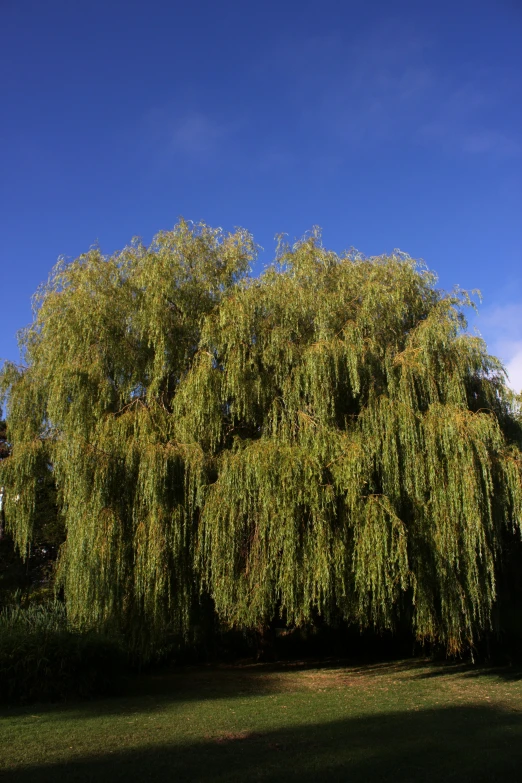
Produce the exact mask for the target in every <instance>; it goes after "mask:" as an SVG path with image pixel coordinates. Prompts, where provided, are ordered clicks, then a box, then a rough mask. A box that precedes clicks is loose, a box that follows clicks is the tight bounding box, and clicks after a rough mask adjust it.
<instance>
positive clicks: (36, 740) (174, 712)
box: [0, 660, 522, 783]
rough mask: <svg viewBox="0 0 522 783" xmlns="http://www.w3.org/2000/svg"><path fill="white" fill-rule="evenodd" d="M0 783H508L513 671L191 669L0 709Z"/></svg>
mask: <svg viewBox="0 0 522 783" xmlns="http://www.w3.org/2000/svg"><path fill="white" fill-rule="evenodd" d="M1 715H2V718H1V730H0V736H1V746H0V758H1V760H2V764H1V769H2V772H1V773H0V779H2V780H13V781H14V780H16V781H19V782H20V783H25V781H46V780H49V781H53V782H54V781H57V780H58V781H60V780H64V781H65V780H67V781H86V780H95V779H98V780H100V779H101V780H110V781H120V780H122V781H123V780H126V781H134V780H136V781H137V780H140V781H142V780H145V781H149V780H150V781H153V780H173V781H178V780H194V781H250V780H271V781H276V780H282V781H288V780H290V781H292V780H296V781H297V780H306V781H312V780H319V779H321V778H323V779H324V778H326V779H329V780H350V781H354V780H355V781H357V780H361V781H362V780H364V781H373V780H390V781H392V780H411V781H439V780H459V781H466V780H473V781H477V780H484V781H486V780H487V781H488V782H489V781H494V780H503V781H511V780H513V781H514V780H517V779H520V777H519V775H520V771H521V770H522V673H520V672H516V671H513V670H497V671H493V670H484V669H477V668H470V667H459V666H451V665H446V666H444V665H436V664H430V663H428V662H425V661H419V660H417V661H413V662H412V661H407V662H402V663H393V664H381V665H376V666H362V667H353V666H351V667H347V666H344V665H338V664H329V665H322V666H319V665H311V664H309V665H287V666H279V667H266V666H260V665H257V666H242V667H218V668H216V667H208V668H207V667H201V668H197V669H188V670H183V671H180V670H174V671H171V672H163V673H161V674H156V675H147V676H144V677H142V678H140V679H138V680H136V681H134V682H132V683H131V684H130V685H129V692H128V694H127V695H126V697H125V698H118V699H107V700H100V701H91V702H85V703H75V704H67V705H63V704H62V705H53V706H34V705H33V706H32V707H26V708H13V709H10V710H6V709H4V710H3V711H2V713H1Z"/></svg>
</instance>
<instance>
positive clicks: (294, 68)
mask: <svg viewBox="0 0 522 783" xmlns="http://www.w3.org/2000/svg"><path fill="white" fill-rule="evenodd" d="M0 24H1V26H2V46H1V49H0V64H1V74H2V77H1V87H0V96H1V102H0V110H1V113H2V117H1V121H0V188H1V190H0V201H1V204H0V206H1V213H0V214H1V216H2V227H3V230H2V242H1V247H0V307H1V312H2V319H1V329H0V357H4V358H5V357H7V358H11V359H16V358H17V356H18V353H17V349H16V342H15V337H14V335H15V332H16V330H17V329H18V328H20V327H21V326H23V325H24V324H26V323H27V322H28V321H29V320H30V317H31V312H30V297H31V295H32V293H33V292H34V290H35V289H36V287H37V286H38V284H39V283H40V282H41V281H42V280H43V279H45V278H46V277H47V274H48V271H49V270H50V268H51V267H52V265H53V264H54V263H55V261H56V259H57V257H58V256H59V255H61V254H64V255H67V256H72V257H74V256H76V255H78V254H79V253H81V252H83V251H84V250H86V249H87V248H88V247H89V246H90V245H91V244H93V243H94V242H96V241H98V242H99V243H100V245H101V247H102V249H103V251H104V252H107V253H110V252H112V251H114V250H116V249H118V248H120V247H122V246H124V245H125V244H126V243H127V242H128V241H129V240H130V239H131V237H132V236H134V235H140V236H142V237H143V238H144V240H145V241H149V240H150V239H151V238H152V236H153V234H154V233H155V232H156V231H158V230H159V229H166V228H170V227H172V226H173V225H174V223H175V222H176V219H177V217H178V216H179V215H183V216H185V217H186V218H189V219H192V220H205V221H206V222H207V223H210V224H211V225H220V226H223V227H224V228H226V229H232V228H233V227H234V226H236V225H241V226H244V227H245V228H248V229H249V230H251V231H252V232H253V234H254V236H255V238H256V240H257V241H258V242H259V243H260V244H261V245H262V246H263V247H264V248H265V252H264V253H263V254H262V258H261V261H262V262H268V261H270V260H271V257H272V253H273V248H274V242H273V237H274V235H275V234H276V233H278V232H282V231H284V232H288V234H289V235H290V238H293V237H296V236H300V235H302V234H303V233H304V232H305V231H306V230H307V229H309V228H310V227H311V226H312V225H314V224H319V225H320V226H322V227H323V237H324V243H325V244H326V245H328V246H330V247H332V248H333V249H335V250H338V251H340V250H342V249H344V248H346V247H349V246H351V245H354V246H356V247H357V248H358V249H359V250H361V251H363V252H365V253H367V254H377V253H382V252H387V251H391V250H393V248H395V247H399V248H401V249H402V250H405V251H407V252H408V253H410V255H412V256H415V257H423V258H424V259H425V261H426V263H427V264H428V265H429V266H430V267H431V268H432V269H434V270H435V271H436V272H438V274H439V278H440V284H441V286H443V287H445V288H449V287H452V286H453V285H454V284H460V285H461V286H463V287H468V288H474V287H477V288H480V289H481V290H482V293H483V296H484V306H483V312H482V315H481V317H480V318H479V319H478V321H477V326H478V328H479V329H480V330H481V332H482V334H483V335H484V337H485V338H486V339H487V341H488V345H489V346H490V347H491V349H492V350H493V351H494V352H496V353H499V354H500V355H501V356H502V357H503V358H504V360H505V361H506V362H507V363H508V366H509V368H510V371H511V374H512V377H513V380H514V382H516V385H517V386H519V387H522V220H521V217H522V174H521V172H522V134H521V128H522V102H521V94H520V93H521V83H522V82H521V73H522V70H521V69H522V56H521V51H522V46H521V41H522V2H521V0H473V1H472V2H467V0H452V2H448V0H438V1H437V2H435V0H431V1H430V0H414V1H412V2H402V1H401V0H394V1H393V2H390V1H388V0H383V1H382V2H381V1H380V0H367V1H366V2H351V0H344V1H341V2H329V1H328V0H323V2H306V0H299V1H295V2H294V1H292V2H291V1H285V0H279V2H274V1H273V0H263V2H259V1H258V2H248V0H243V2H237V1H231V0H222V1H221V2H216V1H215V0H214V1H213V2H212V1H211V0H191V2H176V0H149V1H148V2H145V0H140V2H136V1H135V0H134V1H133V0H125V1H124V0H120V1H116V0H105V2H100V1H99V0H89V2H84V1H83V0H74V2H72V1H71V0H67V1H65V0H46V2H42V0H33V1H32V2H31V0H0Z"/></svg>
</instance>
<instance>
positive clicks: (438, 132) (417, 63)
mask: <svg viewBox="0 0 522 783" xmlns="http://www.w3.org/2000/svg"><path fill="white" fill-rule="evenodd" d="M437 43H438V42H437V41H436V40H435V39H432V38H431V37H430V33H429V31H422V33H419V32H418V30H416V29H415V28H413V27H412V26H411V25H408V24H405V25H404V24H401V25H398V24H396V23H394V22H393V21H390V20H387V21H385V22H382V23H380V24H379V23H378V22H377V23H376V25H375V27H374V29H373V31H372V32H371V33H370V34H369V35H367V36H366V37H365V38H364V39H351V38H350V31H347V32H342V33H341V32H339V33H337V34H331V35H329V36H326V37H325V36H317V37H308V38H304V39H303V38H300V39H299V40H295V41H293V42H288V41H286V40H285V41H283V43H282V44H281V48H280V50H276V51H275V52H272V53H271V58H270V60H269V61H267V62H266V63H264V64H263V66H262V67H261V66H260V71H259V73H260V74H261V76H262V78H266V79H268V80H271V81H273V83H274V89H276V90H277V93H278V94H280V93H281V92H284V93H288V96H289V99H290V101H291V102H292V104H293V109H292V112H293V113H294V114H295V113H296V112H297V113H300V114H301V117H302V123H303V125H304V126H306V127H307V129H308V131H310V130H311V131H312V132H313V131H315V133H316V134H317V136H318V137H320V136H324V137H325V138H324V139H323V143H328V145H329V148H330V150H332V154H336V155H337V154H338V150H339V148H340V149H342V148H344V149H345V150H346V151H348V150H349V149H350V147H351V146H352V145H355V147H358V146H367V145H372V144H373V145H375V144H381V143H382V142H383V141H386V142H395V141H401V140H402V141H403V140H408V141H409V142H411V143H412V144H419V145H422V146H428V147H430V148H438V149H442V150H446V151H448V152H452V151H454V152H457V153H459V154H468V155H474V156H476V155H490V156H496V157H512V156H518V155H519V154H520V152H521V145H520V140H519V138H518V134H517V133H515V131H514V130H513V128H515V127H518V126H517V123H516V118H514V113H515V112H516V109H515V108H514V107H516V106H517V105H518V102H519V101H518V91H519V78H518V74H515V73H513V72H512V70H511V69H509V68H508V67H506V68H501V67H500V66H498V67H497V66H493V65H488V66H484V67H483V68H480V69H479V70H477V68H476V67H473V68H471V66H469V65H467V64H466V63H463V64H462V65H461V66H460V67H459V68H456V67H455V64H454V63H452V65H451V67H450V66H449V65H447V64H446V63H445V62H444V61H443V60H442V61H441V58H440V47H439V46H438V45H437ZM278 77H279V78H278Z"/></svg>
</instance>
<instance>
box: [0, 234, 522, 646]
mask: <svg viewBox="0 0 522 783" xmlns="http://www.w3.org/2000/svg"><path fill="white" fill-rule="evenodd" d="M254 254H255V246H254V244H253V241H252V239H251V237H250V236H249V235H248V234H247V233H246V232H244V231H241V230H238V231H237V232H236V233H235V234H232V235H224V234H223V233H222V232H220V231H219V230H213V229H210V228H208V227H207V226H205V225H199V226H192V225H190V224H188V223H185V222H183V221H182V222H180V224H179V225H178V226H177V227H176V228H175V229H174V230H173V231H171V232H166V233H163V234H159V235H158V236H157V237H156V238H155V240H154V241H153V243H152V244H151V246H150V247H148V248H146V247H144V246H143V245H142V244H141V243H140V242H137V241H136V242H134V243H133V244H132V245H131V246H130V247H128V248H125V249H124V250H123V251H121V253H117V254H115V255H114V256H112V257H110V258H105V257H103V256H102V255H101V254H100V252H99V251H98V250H97V249H94V250H92V251H90V252H89V253H88V254H86V255H84V256H81V257H80V258H79V259H76V260H75V261H73V262H71V263H67V264H66V263H64V262H61V263H60V264H59V265H58V266H57V267H56V268H55V270H54V271H53V273H52V275H51V277H50V280H49V282H48V283H47V285H46V286H44V287H43V288H42V289H41V291H40V292H39V294H38V296H37V298H36V309H35V318H34V322H33V324H32V325H31V326H30V327H28V328H27V329H26V330H25V331H24V332H23V333H22V336H21V346H22V350H23V355H24V360H25V363H26V366H25V367H24V368H18V367H15V366H14V365H12V364H7V365H6V366H5V367H4V370H3V373H2V378H1V383H2V388H3V389H4V393H5V395H6V400H7V406H8V425H9V438H10V442H11V443H12V444H13V454H12V456H11V457H10V458H9V459H7V460H4V464H3V465H2V467H1V471H2V481H3V482H5V485H6V487H7V488H8V491H7V502H6V513H7V523H8V527H9V529H10V530H11V531H12V534H13V535H14V537H15V539H16V542H17V545H18V546H19V547H20V549H21V550H22V551H25V550H26V549H27V547H28V545H29V542H30V541H31V540H32V538H33V536H34V531H35V525H36V524H37V518H38V514H37V509H36V497H37V492H38V486H39V481H40V482H41V477H42V475H47V476H48V477H50V480H52V482H53V484H54V486H55V489H56V493H57V495H56V506H57V513H58V515H59V517H60V519H62V520H63V523H64V525H65V530H66V540H65V543H64V545H63V546H62V548H61V553H60V558H59V569H58V580H59V581H58V584H59V585H61V586H63V588H64V592H65V597H66V601H67V610H68V614H69V617H70V618H71V620H72V622H74V623H76V624H78V625H79V627H83V628H102V627H104V626H105V625H110V626H111V627H112V626H113V625H114V624H117V626H118V627H119V628H120V629H122V630H124V632H125V633H127V634H128V635H129V638H131V639H134V640H135V643H136V644H138V645H139V644H141V645H146V644H149V643H151V644H154V643H155V640H159V639H161V638H162V637H163V636H164V634H165V633H166V632H167V631H169V632H174V633H179V632H187V630H188V629H189V627H190V626H191V623H193V622H194V617H195V613H196V612H197V605H198V597H199V596H200V595H202V594H203V593H207V594H209V595H210V596H211V598H212V600H213V602H214V605H215V608H216V611H217V613H218V616H219V617H220V619H221V620H222V621H223V622H225V623H227V624H229V625H230V626H233V627H242V628H263V627H264V626H266V625H267V623H269V622H270V621H271V620H272V619H273V618H274V617H275V616H277V615H279V616H280V617H281V618H283V620H284V621H285V622H286V623H288V624H289V625H301V624H305V623H308V622H310V621H311V620H312V619H313V618H314V617H316V616H317V615H320V616H321V617H322V618H323V619H324V620H325V621H326V622H335V621H336V620H339V619H343V620H346V621H348V622H352V623H356V624H358V625H360V627H361V628H364V627H368V626H373V627H376V628H393V627H394V626H395V625H396V623H397V622H398V621H400V620H403V619H404V617H408V618H411V620H410V622H411V624H412V627H413V630H414V632H415V634H416V635H417V637H418V638H419V639H429V640H437V641H441V642H443V643H444V644H446V646H447V648H448V650H450V651H453V652H455V651H458V650H461V649H463V648H464V647H466V646H469V645H473V643H474V640H475V639H476V638H477V636H478V635H480V633H481V632H482V631H484V630H485V629H488V628H489V627H490V625H491V612H492V607H493V605H494V602H495V599H496V580H497V574H498V570H499V568H500V567H501V563H502V540H503V537H504V536H505V534H506V531H507V532H508V533H509V535H510V536H513V535H515V534H516V535H518V534H519V533H520V528H521V525H522V462H521V451H520V449H521V447H522V436H521V426H520V421H519V419H518V420H517V415H519V414H517V404H516V400H515V398H514V396H513V395H512V394H511V393H510V392H509V390H508V388H507V387H506V385H505V380H504V372H503V368H502V366H501V364H500V363H499V361H498V360H497V359H495V358H494V357H491V356H489V355H488V353H487V350H486V346H485V345H484V343H483V341H482V340H480V339H479V338H477V337H472V336H470V335H469V334H467V333H466V331H465V328H466V322H465V318H464V315H463V309H464V308H465V307H466V306H469V305H470V304H471V300H470V297H469V296H468V294H467V293H466V292H463V291H459V290H456V291H454V292H452V293H449V294H446V293H444V292H442V291H440V290H438V289H437V288H436V279H435V277H434V275H433V274H431V273H430V272H428V271H427V270H425V269H424V268H423V267H422V265H419V264H418V263H416V262H415V261H413V260H412V259H410V258H409V257H407V256H405V255H404V254H400V253H398V252H397V253H395V254H393V255H391V256H383V257H378V258H370V259H366V258H363V257H361V256H360V255H358V254H356V253H353V252H352V253H347V254H344V255H341V256H338V255H336V254H335V253H332V252H330V251H327V250H325V249H324V248H323V247H322V245H321V242H320V237H319V235H318V233H317V232H316V231H314V232H312V233H311V234H310V235H309V236H308V237H306V238H305V239H304V240H302V241H301V242H299V243H297V244H296V245H294V246H293V247H287V246H285V245H284V244H283V242H282V241H281V242H280V243H279V246H278V253H277V258H276V262H275V264H274V265H273V266H271V267H269V268H268V269H267V270H266V271H265V273H264V274H263V275H262V276H261V277H260V278H258V279H251V278H248V277H247V276H246V272H247V268H248V263H249V262H250V260H252V258H253V257H254Z"/></svg>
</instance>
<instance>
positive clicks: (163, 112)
mask: <svg viewBox="0 0 522 783" xmlns="http://www.w3.org/2000/svg"><path fill="white" fill-rule="evenodd" d="M243 125H244V123H243V122H242V121H241V120H240V119H239V118H234V119H233V120H225V119H223V118H221V117H219V116H216V115H215V114H212V113H210V112H203V111H195V110H186V111H181V112H180V111H179V110H177V109H175V108H173V107H172V106H169V105H165V106H156V107H153V108H152V109H150V110H149V111H148V112H147V114H146V116H145V118H144V122H143V133H144V136H145V139H146V141H147V142H148V143H149V145H150V146H151V147H153V148H155V149H157V150H158V151H160V152H161V155H162V156H163V157H164V158H165V157H166V158H167V159H169V158H170V159H173V158H175V157H178V156H182V157H184V158H186V157H189V158H192V159H193V160H196V159H199V160H201V161H203V162H205V163H207V162H208V161H209V159H211V158H213V157H214V158H217V157H218V156H219V155H221V154H222V153H223V151H224V150H225V149H226V148H227V147H228V146H229V145H230V144H231V143H232V141H233V139H234V137H235V136H236V135H237V134H238V132H239V131H240V130H241V129H242V127H243Z"/></svg>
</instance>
